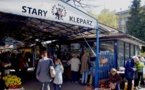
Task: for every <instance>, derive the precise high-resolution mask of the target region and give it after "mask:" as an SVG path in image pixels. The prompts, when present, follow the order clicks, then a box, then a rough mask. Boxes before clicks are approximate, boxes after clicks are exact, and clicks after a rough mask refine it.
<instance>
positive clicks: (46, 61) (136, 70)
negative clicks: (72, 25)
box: [36, 50, 145, 90]
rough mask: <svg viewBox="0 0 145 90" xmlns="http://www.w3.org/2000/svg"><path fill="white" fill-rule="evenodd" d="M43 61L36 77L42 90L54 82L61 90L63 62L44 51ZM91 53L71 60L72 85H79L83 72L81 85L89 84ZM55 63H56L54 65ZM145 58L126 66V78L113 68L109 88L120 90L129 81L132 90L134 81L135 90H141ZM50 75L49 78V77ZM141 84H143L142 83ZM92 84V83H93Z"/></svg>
mask: <svg viewBox="0 0 145 90" xmlns="http://www.w3.org/2000/svg"><path fill="white" fill-rule="evenodd" d="M41 57H42V58H41V59H40V60H39V62H38V67H37V72H36V77H37V79H38V80H39V81H40V82H41V83H42V85H41V90H43V88H45V89H44V90H50V87H49V83H50V82H51V81H52V80H53V84H54V90H57V88H58V90H61V86H62V84H63V72H64V68H63V65H62V63H61V60H60V59H58V58H56V59H55V60H52V59H50V58H48V57H47V52H46V51H44V52H42V53H41ZM89 59H90V58H89V51H88V50H86V51H84V54H83V55H82V57H81V60H80V59H79V58H78V56H77V55H76V54H72V58H71V59H70V60H69V62H68V63H69V64H70V65H71V73H72V83H79V77H78V76H79V73H80V72H81V76H82V77H81V84H83V85H84V84H87V83H88V80H89V79H88V77H89V74H91V72H90V71H91V68H90V66H89V63H90V62H89V61H90V60H89ZM53 62H54V63H53ZM144 62H145V60H144V58H143V57H141V56H133V57H132V58H131V59H129V60H128V61H127V62H126V64H125V70H124V72H125V74H124V75H125V77H121V76H120V74H119V73H117V69H115V68H112V69H111V70H110V73H109V78H108V79H107V80H106V82H107V85H108V88H111V89H112V90H120V84H121V83H123V82H124V84H125V81H127V84H128V85H127V90H132V88H133V87H132V81H133V80H134V89H135V90H139V89H141V87H140V84H142V85H144V80H143V68H144ZM50 66H54V70H55V72H56V75H55V77H54V79H53V78H52V77H51V75H50V69H48V68H50ZM48 75H49V76H48ZM140 82H141V83H140ZM91 84H92V83H91ZM123 89H124V88H123Z"/></svg>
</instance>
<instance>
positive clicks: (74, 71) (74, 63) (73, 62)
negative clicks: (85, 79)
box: [69, 54, 81, 83]
mask: <svg viewBox="0 0 145 90" xmlns="http://www.w3.org/2000/svg"><path fill="white" fill-rule="evenodd" d="M69 63H70V64H71V72H72V82H74V83H78V71H79V68H80V64H81V62H80V60H79V59H78V57H77V55H76V54H73V58H72V59H71V60H70V61H69Z"/></svg>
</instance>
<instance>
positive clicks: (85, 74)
mask: <svg viewBox="0 0 145 90" xmlns="http://www.w3.org/2000/svg"><path fill="white" fill-rule="evenodd" d="M88 74H89V72H83V73H82V83H87V81H88Z"/></svg>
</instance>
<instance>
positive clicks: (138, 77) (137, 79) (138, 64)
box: [135, 57, 144, 90]
mask: <svg viewBox="0 0 145 90" xmlns="http://www.w3.org/2000/svg"><path fill="white" fill-rule="evenodd" d="M140 59H141V57H139V59H138V60H137V61H136V62H135V63H136V69H137V71H136V72H135V73H136V77H135V90H138V89H141V87H140V86H139V85H140V84H139V82H140V80H141V77H143V67H144V64H143V63H141V60H140Z"/></svg>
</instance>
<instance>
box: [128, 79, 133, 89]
mask: <svg viewBox="0 0 145 90" xmlns="http://www.w3.org/2000/svg"><path fill="white" fill-rule="evenodd" d="M132 80H133V79H129V78H127V82H128V86H127V90H132Z"/></svg>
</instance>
